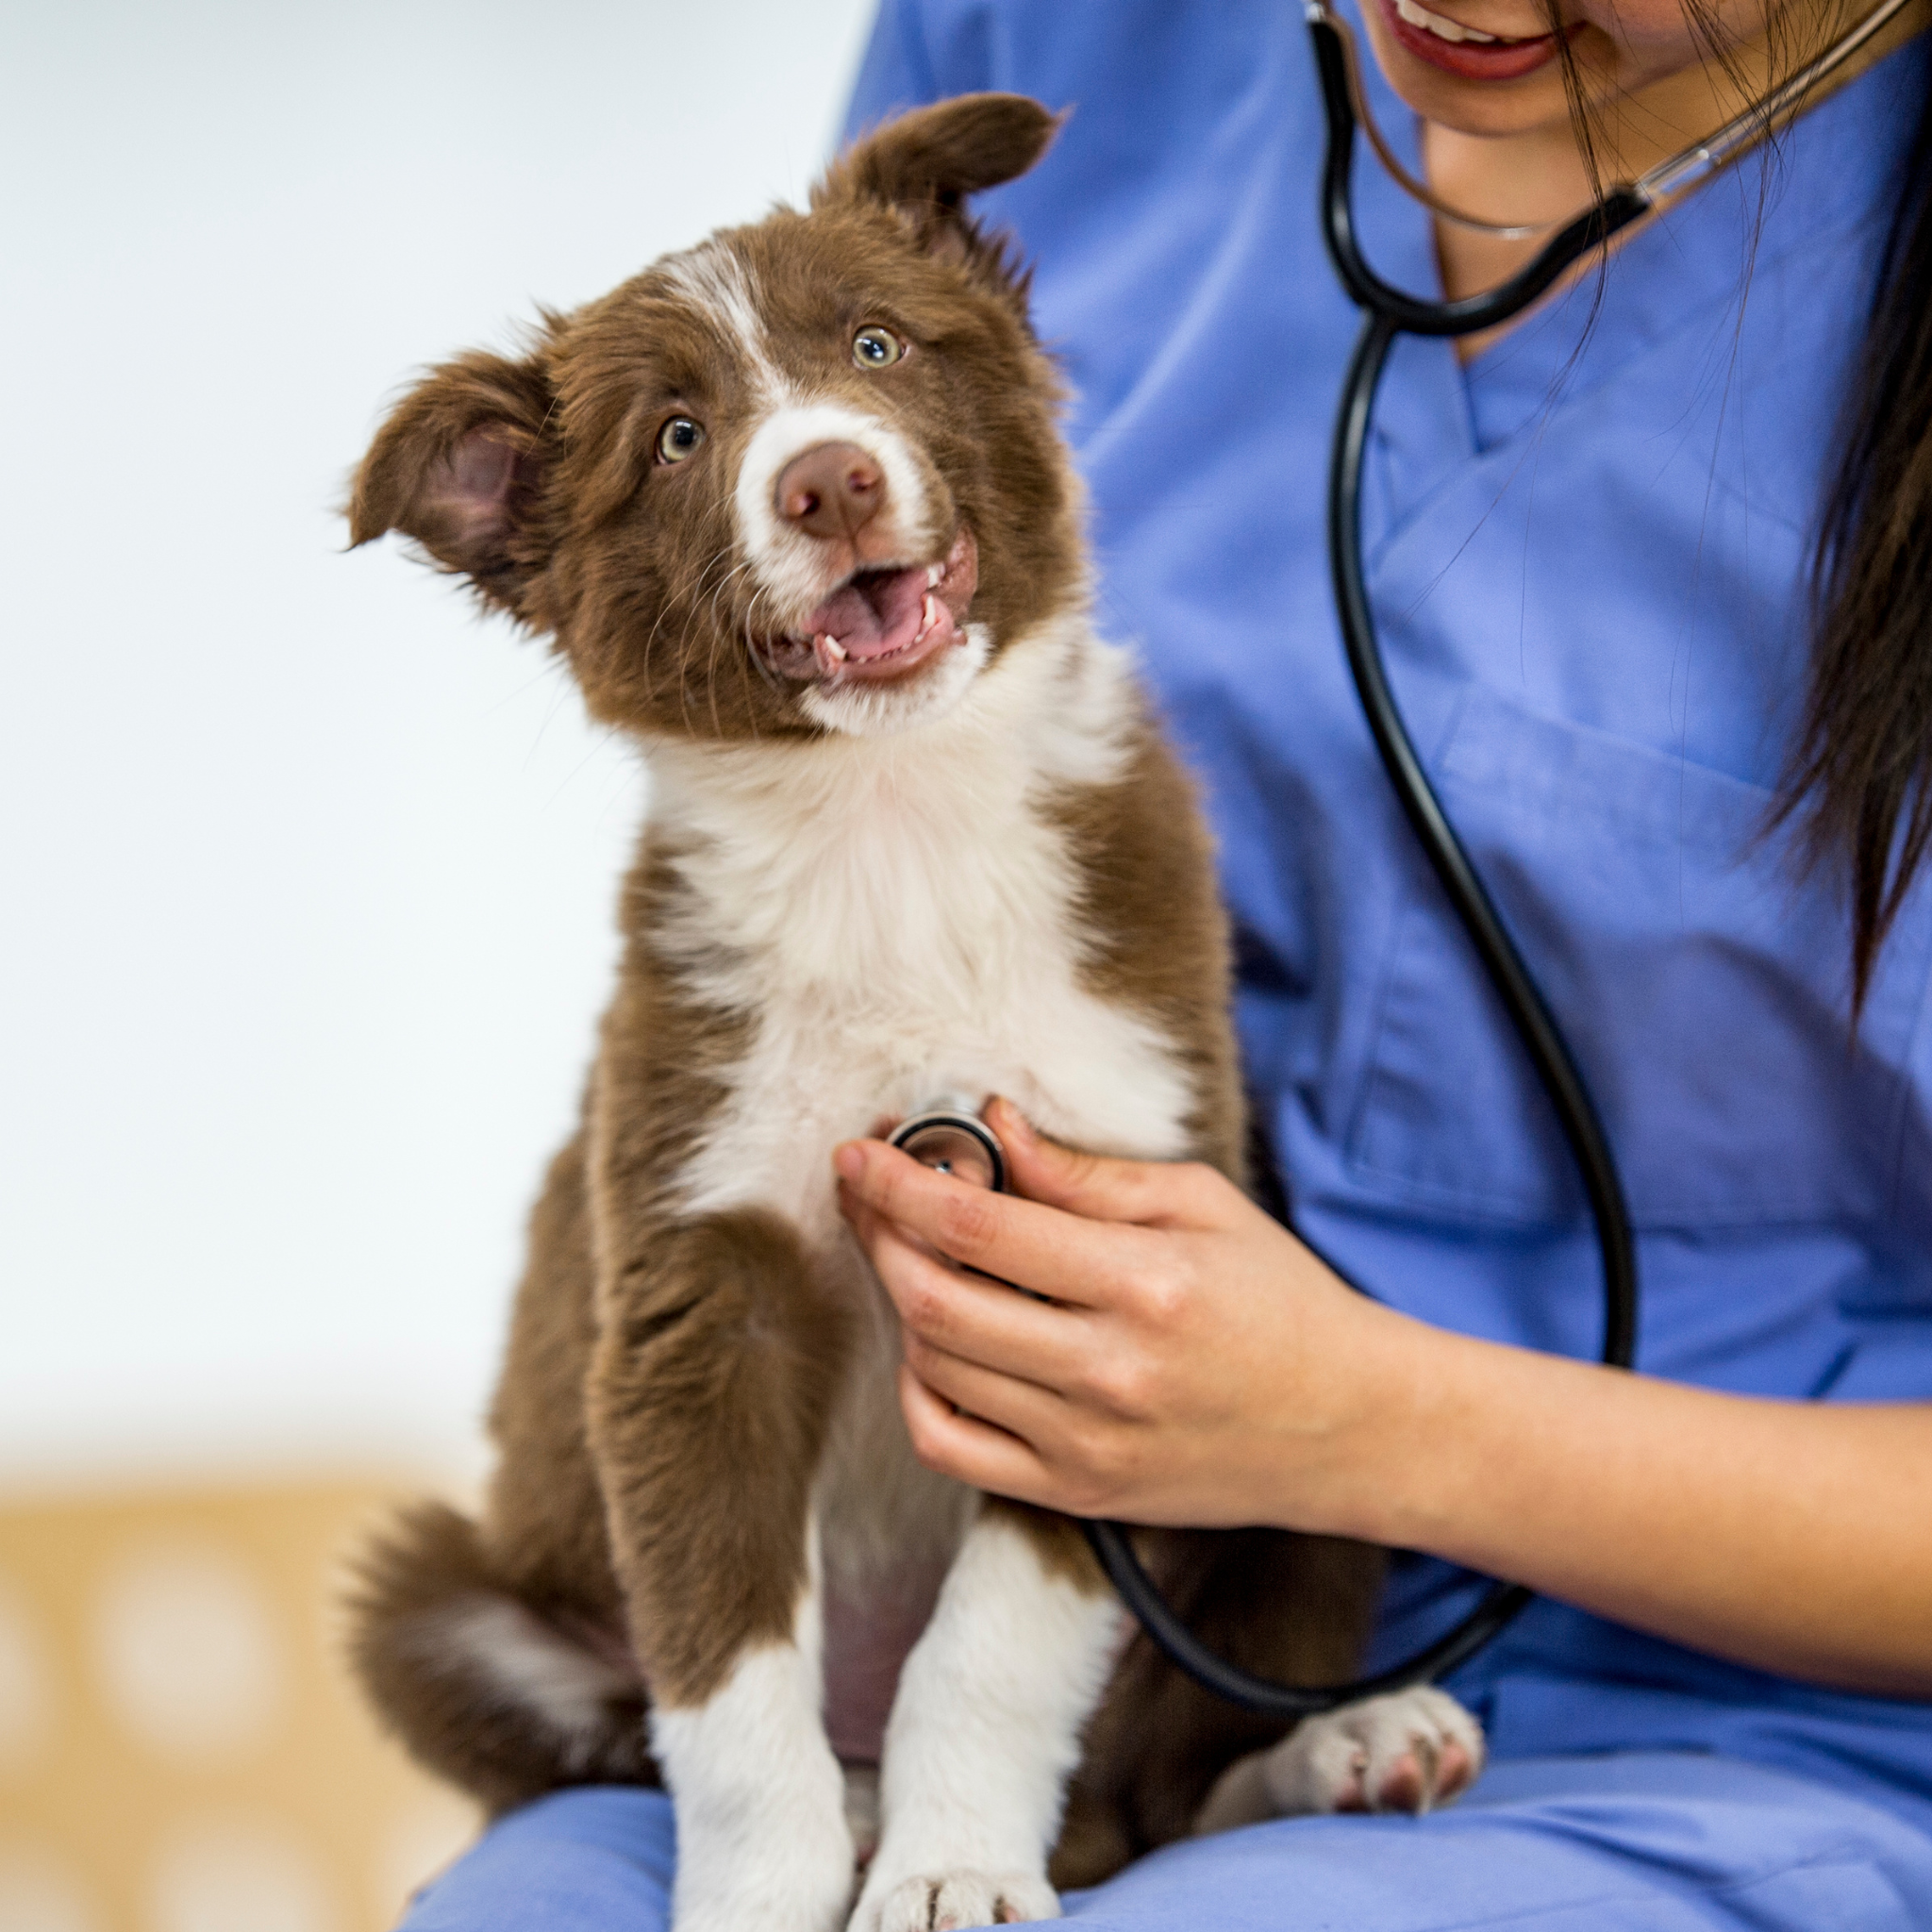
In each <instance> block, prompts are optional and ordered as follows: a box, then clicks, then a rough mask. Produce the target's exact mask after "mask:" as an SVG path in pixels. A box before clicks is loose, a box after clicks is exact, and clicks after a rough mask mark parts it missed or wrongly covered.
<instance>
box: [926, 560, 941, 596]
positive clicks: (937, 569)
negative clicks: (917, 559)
mask: <svg viewBox="0 0 1932 1932" xmlns="http://www.w3.org/2000/svg"><path fill="white" fill-rule="evenodd" d="M945 574H946V567H945V565H944V564H942V563H929V564H927V565H926V567H925V588H926V589H927V590H928V591H930V590H931V589H932V588H933V587H934V586H935V585H936V584H937V583H938V582H939V580H940V579H941V577H942V576H944V575H945Z"/></svg>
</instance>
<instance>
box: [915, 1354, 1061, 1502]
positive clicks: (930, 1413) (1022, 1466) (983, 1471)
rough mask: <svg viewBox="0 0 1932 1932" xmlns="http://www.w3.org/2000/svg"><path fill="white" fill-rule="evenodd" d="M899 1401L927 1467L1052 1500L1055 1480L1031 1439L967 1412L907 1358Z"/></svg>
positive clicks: (1000, 1490) (1001, 1492)
mask: <svg viewBox="0 0 1932 1932" xmlns="http://www.w3.org/2000/svg"><path fill="white" fill-rule="evenodd" d="M899 1406H900V1407H901V1408H902V1409H903V1410H904V1411H905V1415H906V1426H907V1429H908V1432H909V1433H910V1435H911V1437H912V1447H913V1450H914V1452H915V1454H917V1456H918V1457H919V1459H920V1461H922V1462H923V1463H924V1464H925V1466H926V1467H927V1468H928V1469H936V1470H938V1471H939V1472H940V1473H941V1474H942V1475H949V1476H952V1477H953V1478H954V1479H955V1480H956V1481H958V1482H962V1483H971V1484H972V1485H973V1487H974V1489H975V1490H987V1491H991V1493H992V1494H994V1495H996V1496H1016V1497H1018V1498H1019V1500H1020V1501H1021V1502H1023V1503H1040V1504H1044V1505H1047V1506H1048V1507H1051V1506H1052V1502H1053V1496H1054V1484H1053V1480H1052V1478H1051V1477H1050V1475H1049V1474H1048V1473H1047V1470H1046V1468H1045V1465H1044V1464H1043V1463H1042V1462H1041V1459H1040V1457H1038V1456H1037V1455H1036V1454H1035V1453H1034V1451H1033V1449H1032V1447H1031V1446H1030V1445H1029V1444H1028V1443H1027V1442H1025V1441H1023V1440H1022V1439H1021V1438H1020V1437H1018V1436H1015V1435H1013V1434H1012V1433H1011V1432H1010V1431H1008V1430H1006V1429H1000V1428H995V1427H994V1426H993V1425H992V1424H991V1423H988V1422H985V1421H983V1420H982V1419H981V1418H979V1417H977V1416H974V1415H968V1414H962V1413H961V1412H960V1411H959V1410H958V1409H957V1408H956V1407H954V1406H953V1404H952V1403H951V1402H949V1401H948V1400H947V1399H946V1398H945V1397H944V1396H941V1395H938V1394H935V1393H934V1392H933V1391H932V1390H930V1389H929V1388H927V1387H926V1385H925V1384H924V1382H922V1381H921V1380H920V1379H919V1377H918V1376H917V1375H915V1374H913V1373H912V1371H911V1370H910V1369H909V1368H907V1367H906V1366H905V1365H904V1364H903V1363H902V1364H901V1366H900V1369H899Z"/></svg>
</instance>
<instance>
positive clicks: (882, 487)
mask: <svg viewBox="0 0 1932 1932" xmlns="http://www.w3.org/2000/svg"><path fill="white" fill-rule="evenodd" d="M885 500H886V479H885V477H884V475H882V474H881V473H880V470H879V466H878V465H877V464H876V463H875V462H874V461H873V459H872V458H870V457H869V456H867V455H866V453H865V452H864V451H863V450H862V449H860V448H858V446H857V445H856V444H854V443H850V442H822V443H820V444H819V446H818V447H817V448H816V449H808V450H807V451H806V453H805V454H804V455H803V456H801V457H793V458H792V459H791V461H790V462H789V463H787V464H786V465H785V469H784V473H783V474H782V475H780V476H779V478H778V514H779V515H780V516H781V517H783V518H784V519H785V521H786V522H787V523H788V524H791V525H793V527H795V528H797V529H800V530H804V531H805V532H806V533H807V534H808V535H809V536H813V537H843V538H844V539H845V540H846V541H848V542H850V541H853V540H854V539H855V538H857V537H858V533H859V531H861V530H862V529H864V528H865V526H866V525H868V524H869V523H871V522H872V520H873V518H874V517H875V516H877V515H878V513H879V506H880V505H881V504H883V503H884V502H885Z"/></svg>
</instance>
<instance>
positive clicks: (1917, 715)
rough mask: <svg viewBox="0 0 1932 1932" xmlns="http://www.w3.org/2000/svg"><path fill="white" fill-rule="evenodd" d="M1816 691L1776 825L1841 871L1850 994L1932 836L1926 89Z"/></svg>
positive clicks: (1828, 580)
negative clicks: (1847, 895) (1847, 902)
mask: <svg viewBox="0 0 1932 1932" xmlns="http://www.w3.org/2000/svg"><path fill="white" fill-rule="evenodd" d="M1813 584H1814V618H1813V631H1812V637H1813V642H1812V658H1811V689H1810V692H1809V694H1808V696H1807V700H1806V706H1805V721H1804V725H1803V728H1802V730H1801V731H1800V733H1799V736H1798V741H1797V743H1796V745H1795V747H1794V749H1793V751H1792V754H1791V758H1790V765H1789V767H1788V769H1787V772H1786V776H1785V784H1784V788H1783V792H1782V795H1781V797H1780V799H1779V803H1778V807H1777V810H1776V814H1775V822H1782V821H1785V820H1789V819H1790V818H1793V817H1794V816H1796V817H1801V818H1802V820H1803V825H1804V835H1805V849H1806V851H1807V856H1808V858H1810V859H1811V860H1812V862H1813V863H1817V862H1820V861H1826V862H1832V863H1837V864H1841V865H1848V866H1849V871H1850V887H1851V904H1852V990H1853V1005H1854V1008H1855V1009H1856V1008H1857V1007H1858V1006H1860V1005H1862V1004H1863V1002H1864V998H1865V993H1866V991H1867V989H1868V988H1869V987H1870V985H1871V982H1872V972H1873V967H1874V964H1875V962H1876V960H1877V957H1878V949H1879V947H1880V946H1881V945H1882V944H1883V943H1884V941H1885V935H1886V933H1887V931H1888V930H1889V929H1890V925H1891V923H1892V921H1893V920H1894V919H1895V918H1896V917H1897V915H1898V909H1899V907H1900V906H1901V905H1902V904H1903V903H1904V900H1905V896H1906V893H1907V891H1908V890H1909V889H1910V887H1911V884H1912V881H1913V879H1914V878H1915V877H1916V876H1917V874H1918V873H1919V870H1920V867H1921V866H1922V864H1923V863H1924V858H1925V853H1926V849H1927V847H1928V845H1932V87H1928V88H1927V89H1926V91H1925V97H1924V101H1923V102H1922V103H1921V106H1920V109H1919V130H1918V136H1917V139H1916V140H1915V141H1914V142H1913V143H1912V146H1911V150H1910V153H1909V155H1908V156H1907V158H1906V159H1905V160H1904V161H1903V163H1902V164H1901V168H1900V179H1899V183H1898V201H1897V204H1896V207H1895V211H1894V213H1893V216H1892V222H1891V228H1890V234H1889V236H1888V237H1887V242H1886V247H1885V252H1884V255H1883V256H1882V258H1881V259H1880V268H1879V275H1878V286H1877V289H1876V291H1875V294H1874V300H1873V305H1872V312H1871V321H1870V323H1869V325H1867V328H1866V332H1865V340H1864V343H1863V345H1862V348H1861V350H1860V352H1859V355H1858V358H1857V363H1856V365H1855V373H1854V376H1853V386H1852V389H1851V391H1850V394H1849V396H1848V399H1847V406H1846V409H1845V415H1844V422H1843V427H1842V430H1841V434H1840V449H1839V458H1838V470H1837V474H1836V475H1835V476H1834V477H1833V478H1832V479H1831V483H1830V488H1829V490H1828V491H1827V493H1826V494H1825V497H1824V510H1823V516H1822V518H1821V521H1820V525H1819V531H1818V549H1817V564H1816V573H1815V576H1814V579H1813Z"/></svg>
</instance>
